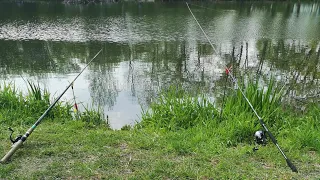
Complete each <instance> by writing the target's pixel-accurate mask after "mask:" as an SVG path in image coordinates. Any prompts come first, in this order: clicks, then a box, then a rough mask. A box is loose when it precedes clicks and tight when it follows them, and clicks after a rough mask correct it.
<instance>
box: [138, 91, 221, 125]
mask: <svg viewBox="0 0 320 180" xmlns="http://www.w3.org/2000/svg"><path fill="white" fill-rule="evenodd" d="M150 109H151V112H150V111H143V113H142V121H141V125H142V126H149V127H154V128H162V129H166V130H171V131H175V130H179V129H188V128H191V127H194V126H197V125H205V126H206V125H208V123H210V121H213V119H214V118H215V117H216V115H217V110H216V108H215V107H214V105H213V104H212V102H210V101H209V100H208V98H207V97H206V96H205V95H199V96H192V95H191V94H189V93H187V92H186V91H184V90H183V88H182V87H181V86H171V87H169V88H168V90H165V91H162V92H161V93H160V95H159V98H158V99H157V100H156V102H153V103H152V104H151V105H150Z"/></svg>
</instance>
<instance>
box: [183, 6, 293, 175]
mask: <svg viewBox="0 0 320 180" xmlns="http://www.w3.org/2000/svg"><path fill="white" fill-rule="evenodd" d="M186 5H187V7H188V9H189V11H190V13H191V15H192V17H193V18H194V20H195V21H196V22H197V24H198V26H199V27H200V29H201V31H202V33H203V34H204V36H205V37H206V39H207V40H208V42H209V44H210V45H211V47H212V48H213V50H214V51H215V52H216V53H217V51H216V49H215V48H214V46H213V44H212V43H211V41H210V39H209V37H208V36H207V34H206V32H205V31H204V30H203V29H202V27H201V25H200V23H199V22H198V20H197V18H196V17H195V16H194V15H193V13H192V11H191V9H190V7H189V5H188V3H187V2H186ZM225 68H226V73H227V75H229V76H230V77H231V79H232V81H233V82H234V83H235V84H236V86H237V87H240V86H239V84H238V82H237V80H236V78H235V77H234V76H233V75H232V73H230V72H231V69H230V68H228V67H227V66H226V65H225ZM238 90H239V91H240V92H241V94H242V96H243V98H244V99H245V100H246V101H247V103H248V104H249V106H250V108H251V109H252V111H253V112H254V114H255V116H256V117H257V118H258V120H259V123H260V124H261V126H262V127H263V128H264V130H265V131H266V132H267V133H268V135H269V137H270V139H271V141H272V142H273V144H274V145H276V147H277V148H278V150H279V151H280V152H281V154H282V156H283V157H284V159H285V160H286V162H287V164H288V166H289V167H290V168H291V170H292V171H293V172H298V170H297V168H296V167H295V166H294V165H293V164H292V162H291V161H290V159H289V158H288V157H287V156H286V155H285V153H284V152H283V151H282V149H281V148H280V146H279V144H278V142H277V140H276V138H275V137H274V136H273V134H272V133H271V132H270V131H269V129H268V128H267V126H266V125H265V123H264V121H263V119H262V118H261V117H260V116H259V114H258V113H257V111H256V110H255V108H254V107H253V105H252V104H251V102H250V101H249V99H248V98H247V96H246V95H245V94H244V92H243V91H242V90H241V88H238Z"/></svg>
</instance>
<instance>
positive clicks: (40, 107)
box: [0, 81, 103, 126]
mask: <svg viewBox="0 0 320 180" xmlns="http://www.w3.org/2000/svg"><path fill="white" fill-rule="evenodd" d="M27 84H28V93H27V94H26V95H23V93H22V92H21V91H19V90H17V88H16V87H15V85H14V84H13V83H3V84H1V85H0V107H1V108H0V114H1V116H0V117H1V118H0V123H1V124H6V125H9V126H11V125H30V124H33V122H34V121H35V120H36V119H38V118H39V117H40V116H41V115H42V113H43V112H44V111H45V110H46V109H47V108H48V107H49V106H50V99H51V95H50V93H49V92H48V90H46V89H41V87H40V85H39V84H36V83H33V82H31V81H27ZM72 107H73V105H72V104H71V103H69V102H68V101H66V102H58V103H57V104H56V105H55V107H53V108H52V110H51V111H50V112H49V113H48V115H47V116H46V118H47V119H48V120H51V121H59V122H64V121H68V120H72V119H73V116H72ZM102 114H103V113H102V112H100V111H99V110H98V111H95V110H91V109H89V108H85V111H84V112H83V113H82V114H81V115H82V117H81V119H80V120H81V121H84V122H88V123H91V124H93V125H100V121H101V122H102V119H103V115H102Z"/></svg>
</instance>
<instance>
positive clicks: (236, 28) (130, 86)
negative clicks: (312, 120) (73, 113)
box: [0, 2, 320, 129]
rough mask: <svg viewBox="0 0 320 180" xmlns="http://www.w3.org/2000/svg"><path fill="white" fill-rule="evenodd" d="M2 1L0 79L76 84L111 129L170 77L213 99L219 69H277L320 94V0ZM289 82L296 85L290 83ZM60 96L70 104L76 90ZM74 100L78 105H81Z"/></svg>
mask: <svg viewBox="0 0 320 180" xmlns="http://www.w3.org/2000/svg"><path fill="white" fill-rule="evenodd" d="M190 7H191V9H192V11H193V13H194V15H195V16H196V18H197V19H198V21H199V23H200V24H201V26H202V27H203V29H204V31H206V33H207V34H208V37H209V38H210V40H211V41H212V42H213V44H214V46H215V48H216V50H213V48H212V47H211V46H210V44H209V43H208V41H207V40H206V38H205V36H204V35H203V34H202V32H201V30H200V29H199V27H198V25H197V24H196V22H195V21H194V19H193V17H192V16H191V14H190V12H189V10H188V9H187V7H186V5H185V4H184V3H111V4H91V5H76V4H62V3H47V2H42V3H10V2H8V3H5V2H2V3H0V79H1V81H3V82H14V83H15V84H16V86H17V87H18V88H19V89H20V90H22V91H23V92H26V91H27V85H26V83H25V81H24V79H27V80H31V81H33V82H36V83H39V84H40V85H41V87H44V88H47V89H48V90H49V91H50V92H51V94H53V95H54V96H55V97H57V96H58V95H59V94H60V93H61V92H62V91H63V90H64V89H65V87H66V86H67V85H68V84H69V82H70V81H72V79H73V78H74V77H75V76H76V75H77V73H79V72H80V71H81V69H82V68H83V67H84V66H85V65H86V63H87V62H88V61H89V60H90V59H91V58H92V57H93V56H94V55H95V54H96V53H97V52H98V51H99V50H100V49H103V52H102V53H101V54H100V55H99V56H98V57H97V58H96V60H95V61H94V62H93V63H92V64H91V65H90V66H89V67H88V68H87V70H86V71H85V72H84V73H83V74H82V75H81V76H80V77H79V79H78V80H77V81H76V82H75V85H74V93H75V96H76V101H77V103H78V104H82V105H83V106H85V107H87V106H88V107H93V108H97V107H98V106H99V107H100V108H102V109H103V111H104V113H105V115H108V116H109V120H110V124H111V126H112V128H114V129H119V128H121V127H122V126H123V125H125V124H134V123H135V122H136V121H139V116H140V111H141V109H142V108H144V109H145V108H147V107H148V105H149V104H150V102H152V101H153V99H154V98H155V97H156V95H157V94H158V93H159V91H160V90H161V89H163V88H166V87H168V86H169V85H170V84H173V83H177V82H179V83H183V84H184V87H186V88H192V87H203V91H204V92H206V93H208V94H210V95H212V96H219V94H221V90H222V89H223V87H222V84H223V82H224V78H223V75H224V74H223V72H224V65H225V64H230V63H232V62H235V63H236V67H238V68H239V72H250V73H252V74H253V75H255V74H257V73H258V74H263V75H268V74H274V75H276V77H277V79H278V80H279V81H282V82H283V83H285V84H288V85H290V92H289V93H290V94H291V95H293V96H306V95H313V94H317V93H319V91H320V90H319V84H320V82H319V79H320V62H319V61H320V50H319V49H320V4H317V3H305V4H304V3H301V4H297V3H264V4H261V3H243V4H240V3H211V4H205V3H198V4H191V5H190ZM292 84H294V85H292ZM63 101H69V102H72V103H73V95H72V91H71V90H70V91H68V92H67V93H66V94H65V96H64V97H63ZM82 105H80V107H82Z"/></svg>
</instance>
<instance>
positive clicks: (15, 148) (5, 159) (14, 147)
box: [0, 139, 23, 163]
mask: <svg viewBox="0 0 320 180" xmlns="http://www.w3.org/2000/svg"><path fill="white" fill-rule="evenodd" d="M22 144H23V141H22V140H21V139H20V140H19V141H18V142H16V143H14V144H13V146H12V148H11V149H10V151H9V152H8V153H7V154H6V155H5V156H3V158H2V159H1V161H0V162H1V163H6V162H8V160H9V159H10V157H11V156H12V155H13V154H14V153H15V152H16V151H17V150H18V149H19V148H20V147H21V146H22Z"/></svg>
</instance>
